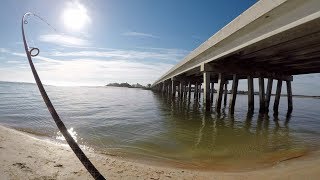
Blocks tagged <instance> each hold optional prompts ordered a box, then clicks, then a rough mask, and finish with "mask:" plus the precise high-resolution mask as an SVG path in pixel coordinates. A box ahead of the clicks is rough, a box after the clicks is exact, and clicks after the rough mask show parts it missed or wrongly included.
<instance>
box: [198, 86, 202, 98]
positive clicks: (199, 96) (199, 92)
mask: <svg viewBox="0 0 320 180" xmlns="http://www.w3.org/2000/svg"><path fill="white" fill-rule="evenodd" d="M201 86H202V83H199V90H198V92H199V101H200V99H201V91H202V89H201Z"/></svg>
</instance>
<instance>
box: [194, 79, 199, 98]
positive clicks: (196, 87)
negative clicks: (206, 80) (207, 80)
mask: <svg viewBox="0 0 320 180" xmlns="http://www.w3.org/2000/svg"><path fill="white" fill-rule="evenodd" d="M193 99H198V82H196V84H195V85H194V91H193Z"/></svg>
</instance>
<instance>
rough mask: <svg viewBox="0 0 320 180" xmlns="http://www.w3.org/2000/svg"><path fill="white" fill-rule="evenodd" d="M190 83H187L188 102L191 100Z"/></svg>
mask: <svg viewBox="0 0 320 180" xmlns="http://www.w3.org/2000/svg"><path fill="white" fill-rule="evenodd" d="M191 85H192V84H191V81H189V82H188V102H189V101H190V99H191Z"/></svg>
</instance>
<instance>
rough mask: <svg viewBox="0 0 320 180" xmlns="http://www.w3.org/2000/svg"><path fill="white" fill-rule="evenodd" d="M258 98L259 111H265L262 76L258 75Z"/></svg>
mask: <svg viewBox="0 0 320 180" xmlns="http://www.w3.org/2000/svg"><path fill="white" fill-rule="evenodd" d="M259 100H260V107H259V113H264V112H265V107H266V106H265V105H266V102H265V92H264V78H263V77H259Z"/></svg>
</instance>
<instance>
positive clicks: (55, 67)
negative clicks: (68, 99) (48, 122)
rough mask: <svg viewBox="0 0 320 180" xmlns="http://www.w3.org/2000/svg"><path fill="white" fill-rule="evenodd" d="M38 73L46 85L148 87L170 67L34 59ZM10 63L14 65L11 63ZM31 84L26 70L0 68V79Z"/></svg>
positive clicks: (80, 60)
mask: <svg viewBox="0 0 320 180" xmlns="http://www.w3.org/2000/svg"><path fill="white" fill-rule="evenodd" d="M36 58H37V59H38V60H39V61H35V62H34V63H35V66H36V68H37V70H38V73H39V75H40V77H41V79H42V81H43V82H44V83H45V84H50V85H68V86H71V85H104V84H107V83H110V82H128V83H131V84H133V83H141V84H148V83H152V82H154V81H155V80H156V79H157V78H158V77H159V76H160V75H161V74H162V73H164V72H166V71H168V70H169V69H170V68H171V67H172V66H173V65H172V64H166V63H153V64H144V63H140V62H132V61H128V60H115V61H112V60H111V61H104V60H99V59H92V58H87V59H72V60H68V61H63V60H56V59H52V58H47V57H41V56H40V57H38V56H37V57H36ZM12 63H18V61H17V62H12ZM8 79H10V81H24V82H33V78H32V75H31V73H30V70H29V68H28V67H27V66H26V65H25V66H23V67H21V68H19V70H18V71H17V67H0V80H8Z"/></svg>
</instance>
